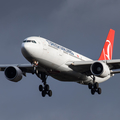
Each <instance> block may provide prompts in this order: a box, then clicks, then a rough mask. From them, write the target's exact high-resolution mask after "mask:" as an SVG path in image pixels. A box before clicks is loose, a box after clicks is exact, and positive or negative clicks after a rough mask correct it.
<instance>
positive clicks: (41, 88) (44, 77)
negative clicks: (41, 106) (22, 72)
mask: <svg viewBox="0 0 120 120" xmlns="http://www.w3.org/2000/svg"><path fill="white" fill-rule="evenodd" d="M33 67H34V70H33V74H36V75H37V76H38V77H39V78H40V79H41V80H42V83H43V85H39V91H40V92H41V94H42V97H45V96H46V94H48V96H49V97H51V96H52V90H50V87H49V85H48V84H46V80H47V77H48V75H47V74H46V73H45V72H39V71H38V69H37V67H38V62H37V61H34V62H33Z"/></svg>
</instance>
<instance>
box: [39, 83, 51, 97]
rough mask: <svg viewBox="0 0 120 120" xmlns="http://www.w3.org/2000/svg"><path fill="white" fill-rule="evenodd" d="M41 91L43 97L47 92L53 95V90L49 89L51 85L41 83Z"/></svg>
mask: <svg viewBox="0 0 120 120" xmlns="http://www.w3.org/2000/svg"><path fill="white" fill-rule="evenodd" d="M39 91H40V92H41V94H42V97H45V96H46V94H47V95H48V96H49V97H51V96H52V90H50V89H49V85H48V84H46V85H44V86H42V85H39Z"/></svg>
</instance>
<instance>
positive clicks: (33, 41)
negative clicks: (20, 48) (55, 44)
mask: <svg viewBox="0 0 120 120" xmlns="http://www.w3.org/2000/svg"><path fill="white" fill-rule="evenodd" d="M23 42H24V43H25V42H32V43H36V41H35V40H24V41H23Z"/></svg>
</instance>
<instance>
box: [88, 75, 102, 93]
mask: <svg viewBox="0 0 120 120" xmlns="http://www.w3.org/2000/svg"><path fill="white" fill-rule="evenodd" d="M88 88H89V89H91V94H92V95H94V94H95V92H97V93H98V94H101V93H102V90H101V88H100V87H99V84H98V83H97V82H95V77H94V76H93V84H92V83H89V84H88Z"/></svg>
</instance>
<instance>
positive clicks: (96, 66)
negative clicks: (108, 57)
mask: <svg viewBox="0 0 120 120" xmlns="http://www.w3.org/2000/svg"><path fill="white" fill-rule="evenodd" d="M90 70H91V73H92V74H93V75H95V76H98V77H102V78H104V77H107V76H108V75H110V69H109V67H108V65H106V64H105V63H103V62H95V63H93V64H92V65H91V67H90Z"/></svg>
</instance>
